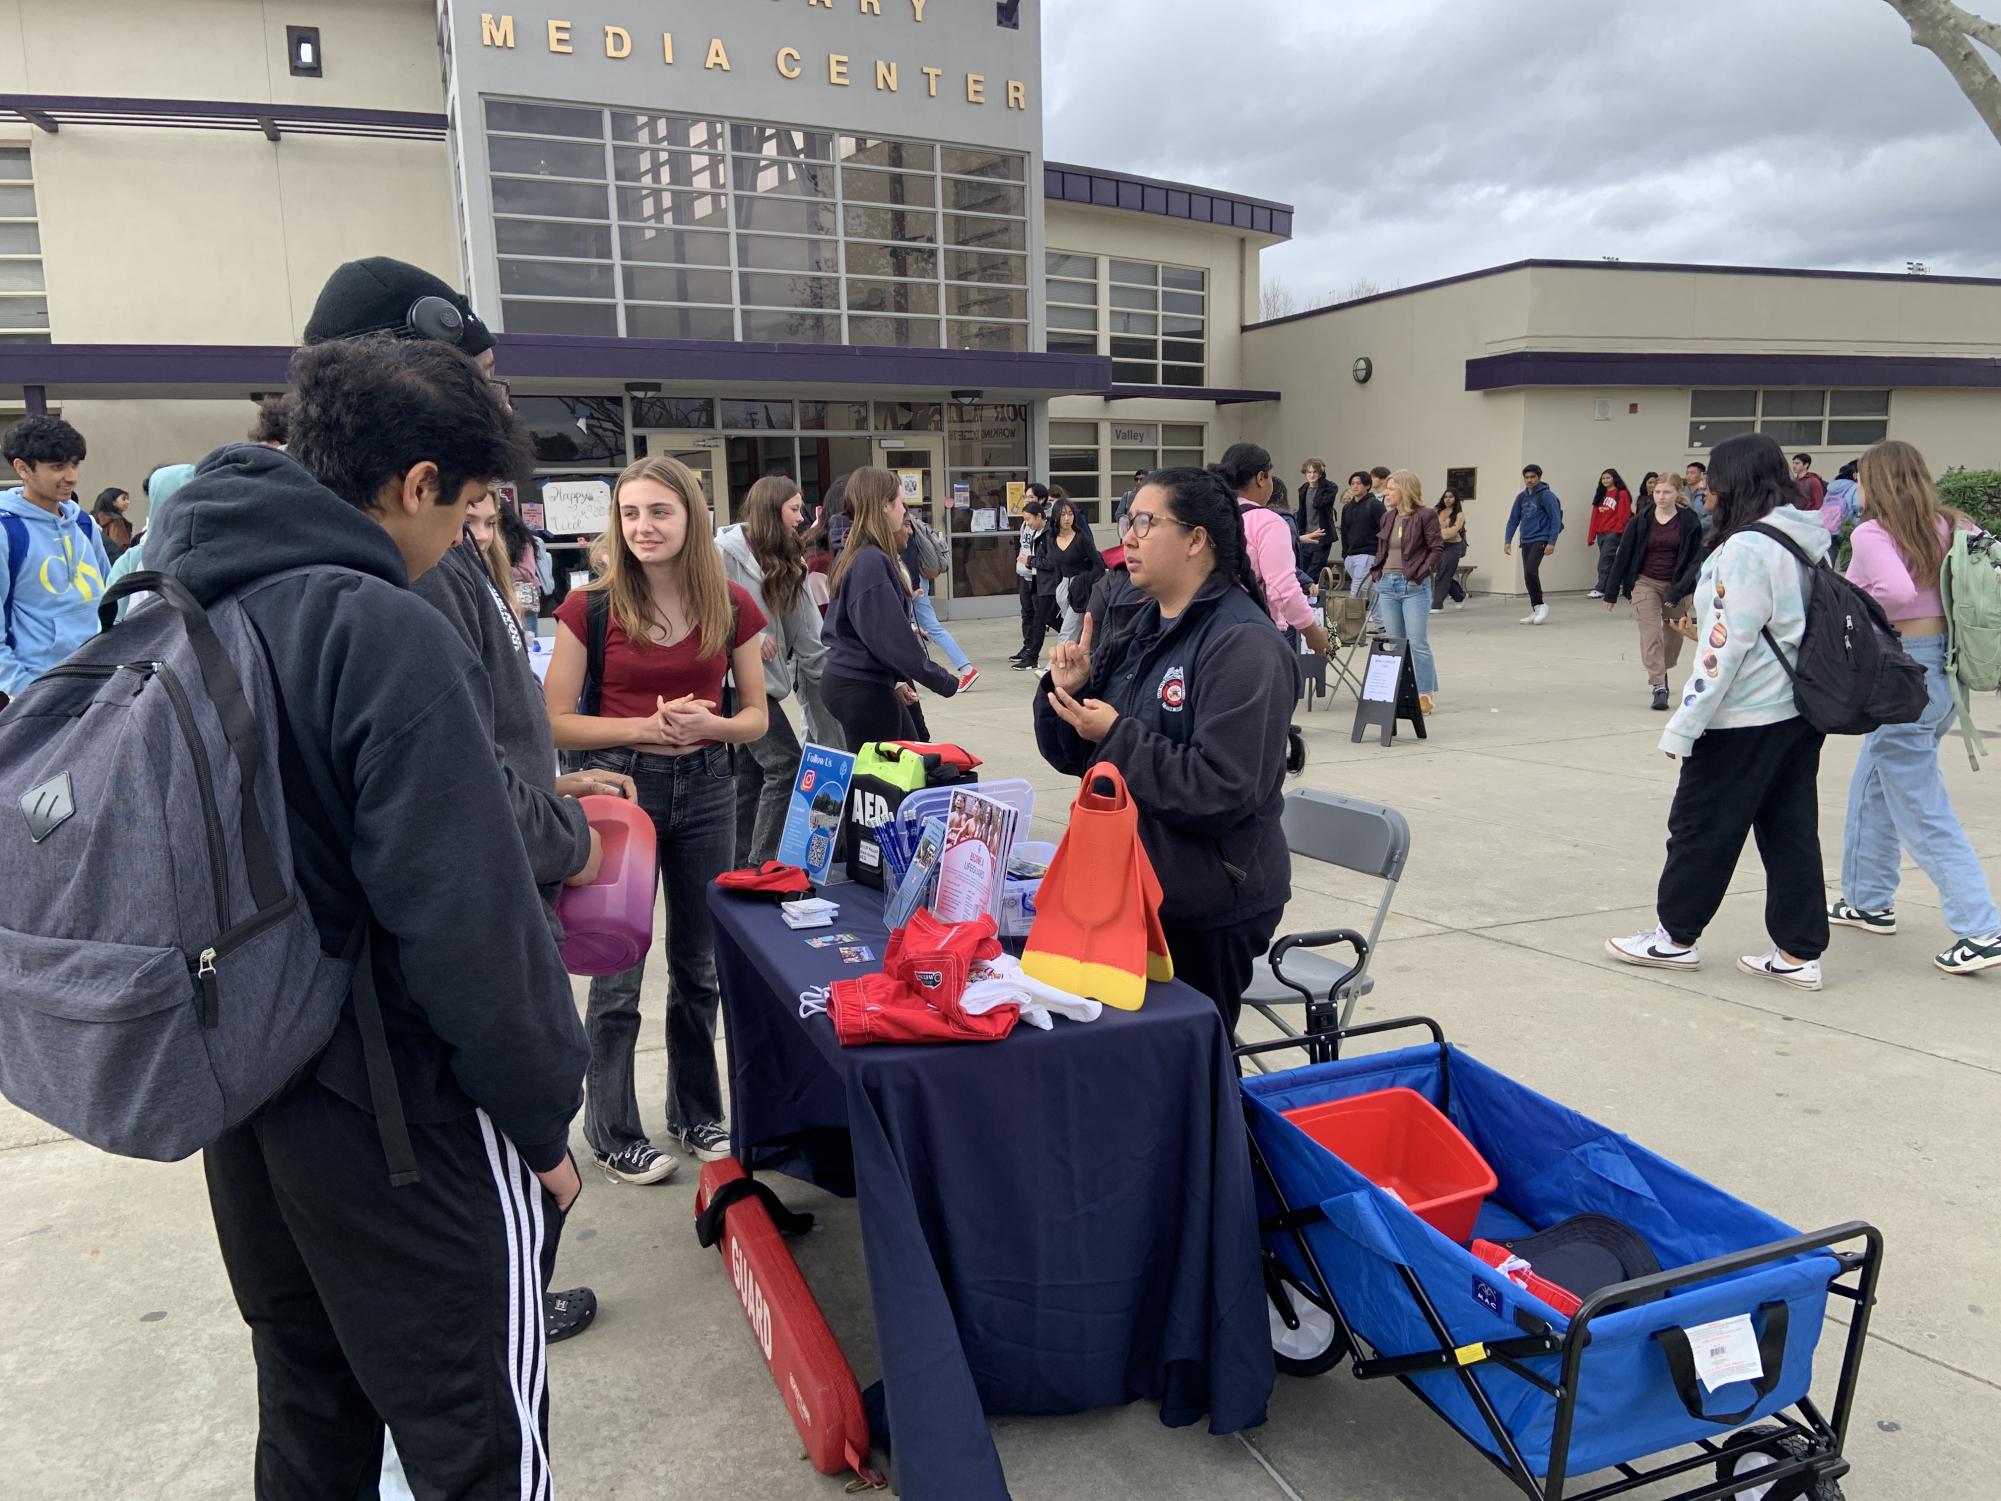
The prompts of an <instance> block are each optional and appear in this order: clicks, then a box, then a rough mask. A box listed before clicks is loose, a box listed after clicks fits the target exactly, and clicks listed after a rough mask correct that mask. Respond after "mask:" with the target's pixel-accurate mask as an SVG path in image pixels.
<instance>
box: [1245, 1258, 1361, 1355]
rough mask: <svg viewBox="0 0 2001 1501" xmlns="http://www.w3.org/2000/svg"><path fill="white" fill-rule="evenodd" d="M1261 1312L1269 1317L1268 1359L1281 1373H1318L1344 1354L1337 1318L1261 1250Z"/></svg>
mask: <svg viewBox="0 0 2001 1501" xmlns="http://www.w3.org/2000/svg"><path fill="white" fill-rule="evenodd" d="M1265 1311H1266V1312H1267V1313H1268V1314H1269V1315H1270V1316H1271V1353H1272V1360H1273V1362H1274V1363H1275V1364H1276V1365H1277V1366H1278V1369H1279V1371H1280V1373H1281V1374H1283V1375H1287V1376H1318V1375H1320V1374H1322V1373H1323V1372H1326V1371H1330V1370H1332V1369H1333V1368H1334V1367H1335V1366H1337V1365H1339V1364H1340V1363H1341V1362H1342V1361H1343V1360H1344V1359H1346V1358H1347V1354H1348V1341H1347V1338H1346V1336H1345V1335H1343V1334H1342V1332H1341V1321H1340V1320H1339V1319H1338V1318H1336V1317H1335V1315H1334V1310H1333V1309H1332V1308H1331V1307H1329V1306H1328V1303H1327V1300H1326V1299H1325V1298H1322V1297H1321V1296H1320V1295H1319V1294H1318V1293H1316V1292H1314V1291H1312V1289H1310V1288H1308V1287H1307V1285H1306V1284H1305V1283H1304V1282H1302V1281H1300V1280H1299V1278H1297V1277H1295V1276H1294V1275H1293V1274H1292V1272H1291V1271H1290V1270H1288V1269H1287V1267H1286V1265H1285V1263H1284V1262H1282V1261H1280V1260H1279V1259H1278V1257H1276V1256H1274V1255H1272V1253H1271V1252H1269V1251H1267V1252H1266V1253H1265Z"/></svg>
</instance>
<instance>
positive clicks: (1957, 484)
mask: <svg viewBox="0 0 2001 1501" xmlns="http://www.w3.org/2000/svg"><path fill="white" fill-rule="evenodd" d="M1938 498H1939V500H1940V501H1941V502H1943V503H1944V504H1946V505H1949V506H1952V507H1953V508H1954V509H1956V510H1961V511H1964V512H1966V514H1967V515H1969V516H1971V517H1972V518H1973V519H1974V520H1975V521H1976V522H1978V523H1979V524H1980V525H1981V526H1982V527H1984V528H1986V529H1987V530H1988V531H1990V532H1996V533H2001V469H1949V470H1947V471H1946V472H1945V473H1944V474H1941V475H1940V476H1939V477H1938Z"/></svg>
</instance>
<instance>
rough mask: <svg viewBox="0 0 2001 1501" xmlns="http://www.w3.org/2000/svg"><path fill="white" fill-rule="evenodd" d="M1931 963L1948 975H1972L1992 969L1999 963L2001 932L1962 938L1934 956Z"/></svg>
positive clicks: (2000, 957) (2000, 961)
mask: <svg viewBox="0 0 2001 1501" xmlns="http://www.w3.org/2000/svg"><path fill="white" fill-rule="evenodd" d="M1932 963H1934V964H1936V965H1937V966H1938V967H1939V968H1940V969H1942V970H1944V971H1945V972H1946V973H1947V974H1949V975H1972V974H1978V973H1979V972H1980V971H1981V970H1983V969H1992V968H1994V966H1995V965H1997V964H2001V934H1994V933H1989V934H1986V935H1985V936H1983V937H1979V938H1962V939H1960V940H1959V942H1957V943H1955V944H1954V945H1953V946H1952V947H1951V948H1949V949H1947V950H1946V951H1945V952H1944V953H1943V954H1939V955H1936V956H1934V957H1933V959H1932Z"/></svg>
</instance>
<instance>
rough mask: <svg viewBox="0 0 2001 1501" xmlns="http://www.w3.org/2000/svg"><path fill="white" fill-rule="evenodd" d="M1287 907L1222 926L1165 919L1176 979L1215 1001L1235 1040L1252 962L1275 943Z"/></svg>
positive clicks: (1232, 1038)
mask: <svg viewBox="0 0 2001 1501" xmlns="http://www.w3.org/2000/svg"><path fill="white" fill-rule="evenodd" d="M1284 912H1285V909H1284V908H1283V907H1274V908H1272V909H1271V911H1269V912H1260V913H1258V914H1256V915H1255V916H1252V917H1247V918H1245V919H1243V920H1242V921H1241V922H1235V923H1231V924H1230V925H1229V926H1228V927H1223V928H1184V927H1181V926H1180V925H1179V924H1177V923H1174V922H1171V921H1168V920H1166V919H1163V920H1162V921H1161V925H1160V926H1161V929H1162V931H1163V932H1165V934H1166V935H1167V952H1168V954H1169V956H1170V957H1171V958H1172V959H1173V960H1174V978H1175V979H1177V980H1180V981H1182V982H1183V983H1184V984H1187V985H1190V986H1193V987H1194V988H1195V989H1196V990H1199V991H1201V992H1202V994H1204V995H1206V996H1207V997H1209V999H1210V1000H1212V1001H1214V1002H1215V1003H1216V1009H1217V1010H1218V1011H1220V1012H1222V1013H1223V1025H1224V1026H1226V1027H1228V1028H1229V1029H1230V1038H1231V1040H1232V1041H1235V1039H1236V1036H1237V1017H1238V1015H1239V1013H1241V1012H1242V1011H1243V1009H1244V992H1245V991H1246V990H1247V989H1249V988H1250V983H1251V967H1252V966H1253V965H1254V964H1256V963H1257V960H1258V956H1259V955H1260V954H1262V953H1263V952H1264V951H1265V950H1266V949H1268V948H1270V947H1271V935H1272V934H1273V933H1275V932H1277V931H1278V920H1279V918H1280V916H1281V915H1283V914H1284Z"/></svg>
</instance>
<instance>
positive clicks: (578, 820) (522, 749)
mask: <svg viewBox="0 0 2001 1501" xmlns="http://www.w3.org/2000/svg"><path fill="white" fill-rule="evenodd" d="M410 587H411V588H412V589H413V590H414V591H416V593H417V596H418V597H419V598H421V599H426V600H429V601H430V602H431V604H432V605H434V606H436V607H437V610H438V612H439V613H440V614H442V615H443V616H444V617H445V619H446V620H448V621H450V622H451V625H452V629H453V630H455V631H457V632H458V634H459V639H460V640H461V641H463V642H465V644H466V646H467V648H468V649H469V650H470V651H471V652H472V654H473V655H474V656H476V657H478V658H479V663H480V666H481V668H483V669H484V670H485V673H486V680H487V685H488V687H489V688H490V689H491V691H492V695H493V737H494V748H495V749H496V750H497V751H498V752H499V753H500V771H501V775H502V776H503V777H505V778H506V780H507V800H508V801H509V802H510V803H512V804H513V805H514V820H515V823H516V824H517V825H519V827H520V829H521V842H522V844H523V845H525V846H526V847H527V850H528V868H529V869H530V870H532V871H534V873H535V880H536V883H537V884H538V885H540V886H541V887H542V898H543V900H544V901H546V902H550V903H553V902H554V901H555V899H556V894H557V892H558V891H560V890H561V889H562V882H563V880H564V878H565V877H566V876H571V875H574V874H576V872H578V871H580V870H582V869H583V868H584V862H585V861H586V860H588V859H589V858H590V853H591V826H590V821H589V820H588V819H587V818H585V817H584V809H583V805H582V804H581V803H579V802H578V801H577V800H576V799H575V798H570V797H558V796H556V743H555V741H554V740H553V739H551V738H550V735H549V707H548V704H547V702H546V701H545V700H544V699H543V696H542V685H541V684H540V683H538V682H536V681H535V669H534V668H532V667H530V666H529V665H528V647H527V643H526V642H524V641H523V640H522V639H521V626H520V623H519V622H517V621H516V620H515V618H514V612H513V611H512V610H510V609H509V608H508V607H507V601H505V600H504V599H502V598H501V597H500V591H499V590H498V589H496V588H495V587H494V586H493V576H492V575H491V574H489V573H488V572H487V570H486V560H485V559H484V558H483V557H481V556H480V553H479V550H478V548H476V547H474V546H473V545H472V544H471V543H470V542H461V543H460V544H459V545H458V546H457V547H454V548H452V549H451V550H450V551H449V552H447V553H446V554H445V555H444V557H443V558H442V559H441V560H440V561H439V563H438V566H437V567H435V568H433V569H432V570H431V571H430V572H429V573H426V574H424V575H423V576H422V577H421V578H419V579H417V580H416V581H415V582H414V583H412V584H411V585H410Z"/></svg>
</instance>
